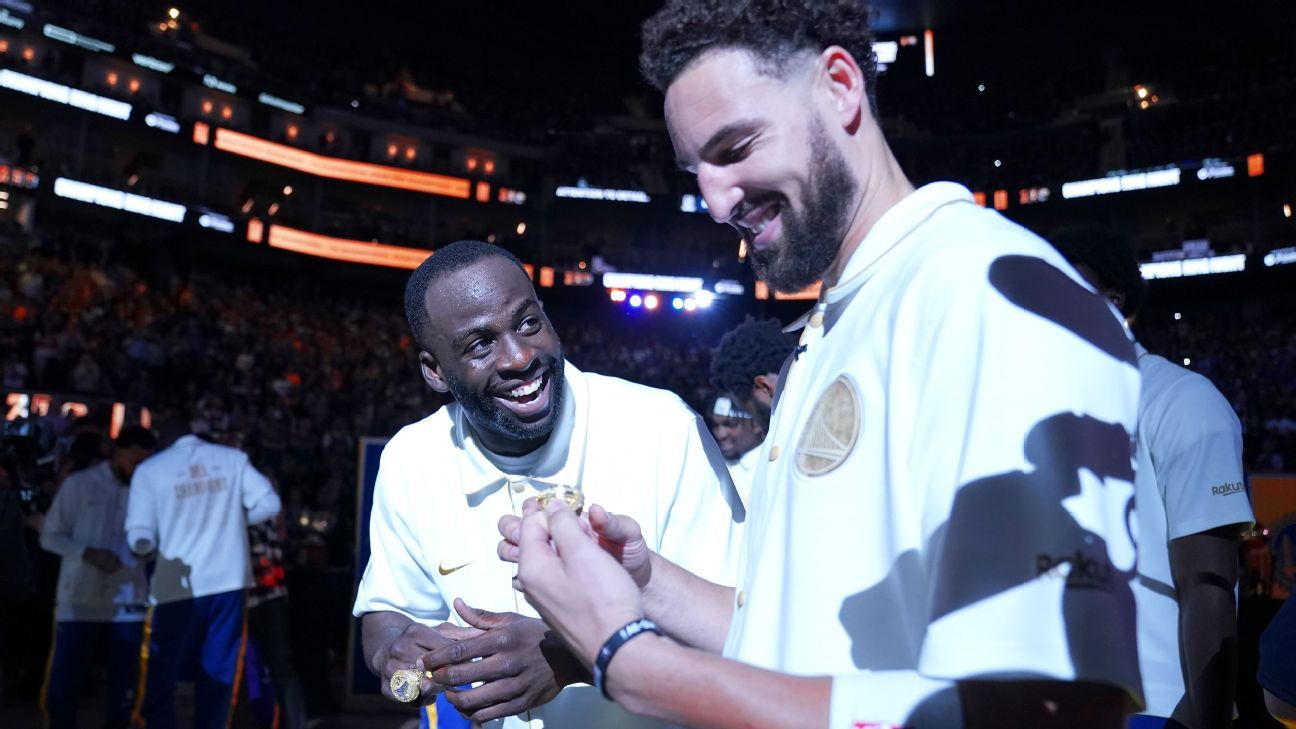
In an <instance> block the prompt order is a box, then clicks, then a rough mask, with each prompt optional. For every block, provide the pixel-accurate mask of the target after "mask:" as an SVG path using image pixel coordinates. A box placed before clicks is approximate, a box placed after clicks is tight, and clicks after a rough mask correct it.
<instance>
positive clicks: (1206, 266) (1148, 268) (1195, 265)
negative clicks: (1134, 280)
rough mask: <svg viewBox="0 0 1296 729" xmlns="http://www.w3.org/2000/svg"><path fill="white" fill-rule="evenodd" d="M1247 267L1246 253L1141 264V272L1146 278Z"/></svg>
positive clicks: (1200, 274)
mask: <svg viewBox="0 0 1296 729" xmlns="http://www.w3.org/2000/svg"><path fill="white" fill-rule="evenodd" d="M1245 269H1246V254H1245V253H1233V254H1231V255H1227V256H1211V257H1209V258H1185V259H1182V260H1177V261H1153V262H1152V263H1140V264H1139V272H1140V273H1142V274H1143V278H1145V279H1157V278H1183V277H1186V276H1207V275H1210V274H1213V273H1237V272H1238V271H1243V270H1245Z"/></svg>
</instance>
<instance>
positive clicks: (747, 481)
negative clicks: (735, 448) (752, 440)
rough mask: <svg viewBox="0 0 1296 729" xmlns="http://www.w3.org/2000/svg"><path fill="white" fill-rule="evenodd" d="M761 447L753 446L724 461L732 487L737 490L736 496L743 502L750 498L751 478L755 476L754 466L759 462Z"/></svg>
mask: <svg viewBox="0 0 1296 729" xmlns="http://www.w3.org/2000/svg"><path fill="white" fill-rule="evenodd" d="M760 458H761V448H760V446H756V447H755V448H753V449H751V450H749V451H747V452H746V453H744V454H742V455H741V456H739V457H738V458H737V460H733V461H725V465H726V466H728V467H729V477H730V478H732V479H733V483H734V488H735V489H736V490H737V491H738V497H739V498H740V499H742V502H743V503H744V504H746V503H749V502H748V499H750V498H751V485H752V479H754V478H755V477H756V466H757V465H759V464H760Z"/></svg>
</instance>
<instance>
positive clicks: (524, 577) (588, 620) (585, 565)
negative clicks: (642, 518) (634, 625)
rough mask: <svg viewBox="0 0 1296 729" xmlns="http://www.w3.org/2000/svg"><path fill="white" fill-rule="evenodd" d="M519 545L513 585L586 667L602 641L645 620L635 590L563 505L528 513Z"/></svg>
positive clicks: (617, 563)
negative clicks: (625, 626) (515, 576)
mask: <svg viewBox="0 0 1296 729" xmlns="http://www.w3.org/2000/svg"><path fill="white" fill-rule="evenodd" d="M517 546H518V576H517V578H516V582H517V584H519V585H520V587H521V589H522V591H523V592H524V593H525V594H526V598H527V601H528V602H530V603H531V604H532V605H534V606H535V608H536V609H537V610H539V611H540V614H541V615H542V616H543V617H544V619H545V622H546V623H548V624H549V626H550V627H552V628H554V629H555V630H557V631H558V634H559V635H560V636H562V638H563V640H564V641H565V642H566V643H567V645H568V646H570V647H571V648H572V650H573V652H574V653H575V654H576V657H577V658H579V659H580V661H581V663H582V664H583V665H584V666H585V667H586V668H588V667H590V666H592V665H594V658H595V656H596V655H597V654H598V650H599V648H600V647H602V645H603V641H605V640H607V639H608V637H609V636H611V635H612V634H613V633H614V632H616V631H617V630H618V629H620V628H621V627H622V626H623V625H625V624H626V623H629V622H631V621H632V620H637V619H638V618H641V617H643V615H644V611H643V605H642V604H641V602H640V600H641V598H640V594H639V586H638V585H637V584H636V583H635V581H634V580H633V579H632V578H631V577H630V574H629V573H628V572H627V571H626V570H625V568H623V567H622V565H621V564H620V563H619V562H617V561H616V560H615V559H613V557H612V556H611V555H609V554H608V552H607V551H605V550H604V548H603V547H601V546H600V544H599V542H598V541H596V540H595V539H591V538H590V533H589V531H588V530H587V528H586V527H585V526H582V522H581V520H580V518H578V517H577V516H576V514H574V513H572V511H571V510H570V509H568V508H567V507H566V506H563V505H562V504H560V503H557V502H555V503H552V504H550V505H549V507H548V509H547V510H545V511H536V510H531V511H530V512H529V513H528V514H527V515H526V516H525V517H523V519H522V525H521V530H520V532H519V536H518V545H517Z"/></svg>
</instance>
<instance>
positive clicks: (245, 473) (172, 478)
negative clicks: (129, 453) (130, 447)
mask: <svg viewBox="0 0 1296 729" xmlns="http://www.w3.org/2000/svg"><path fill="white" fill-rule="evenodd" d="M279 508H280V504H279V495H278V494H276V493H275V490H274V487H273V486H271V485H270V481H269V480H268V479H266V477H265V476H263V475H261V472H260V471H258V470H256V469H255V468H253V467H252V464H251V463H249V462H248V457H247V454H245V453H243V452H242V451H240V450H238V449H235V448H229V447H227V446H223V445H216V444H215V443H209V442H207V441H205V440H203V439H201V438H199V437H198V436H195V435H186V436H184V437H183V438H181V439H179V440H177V441H176V442H175V444H174V445H172V446H171V447H170V448H167V449H166V450H164V451H162V452H161V453H158V454H157V455H155V456H153V457H152V458H149V459H148V460H146V461H144V462H143V463H141V464H140V465H139V467H137V468H136V469H135V476H134V477H133V478H132V479H131V488H130V503H129V505H128V507H127V510H126V537H127V539H128V540H129V543H130V544H131V545H133V546H134V548H135V549H136V551H140V552H143V551H145V549H141V546H144V547H146V548H147V547H150V546H154V545H156V548H157V551H158V555H157V566H156V568H154V571H153V580H152V584H151V590H152V592H151V595H150V597H151V600H152V602H153V603H154V604H163V603H169V602H176V601H178V600H187V599H190V598H195V597H203V596H206V595H215V594H218V593H222V592H229V591H231V590H242V589H245V588H248V587H251V586H252V562H251V560H250V559H249V556H248V541H247V527H248V524H258V523H260V522H263V521H266V520H268V519H272V518H274V516H275V515H276V514H278V513H279Z"/></svg>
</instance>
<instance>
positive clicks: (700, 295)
mask: <svg viewBox="0 0 1296 729" xmlns="http://www.w3.org/2000/svg"><path fill="white" fill-rule="evenodd" d="M693 299H694V300H695V301H697V305H698V308H700V309H705V308H707V307H708V306H710V305H711V302H713V301H715V294H713V293H711V292H710V291H707V290H705V289H702V290H700V291H698V292H697V293H696V294H693Z"/></svg>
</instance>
